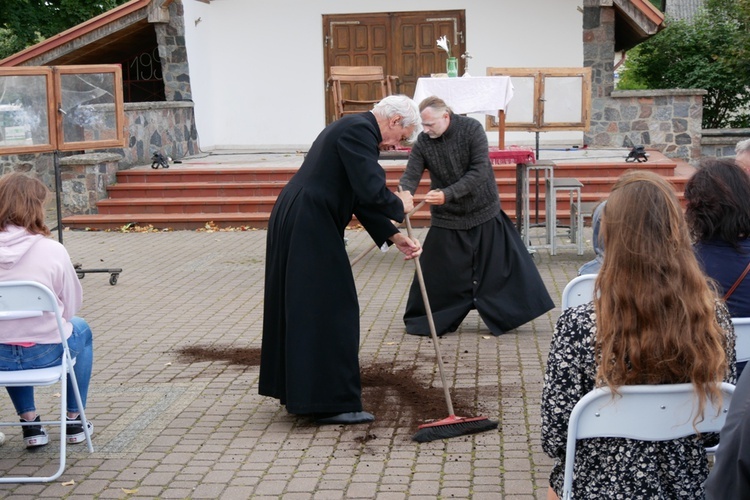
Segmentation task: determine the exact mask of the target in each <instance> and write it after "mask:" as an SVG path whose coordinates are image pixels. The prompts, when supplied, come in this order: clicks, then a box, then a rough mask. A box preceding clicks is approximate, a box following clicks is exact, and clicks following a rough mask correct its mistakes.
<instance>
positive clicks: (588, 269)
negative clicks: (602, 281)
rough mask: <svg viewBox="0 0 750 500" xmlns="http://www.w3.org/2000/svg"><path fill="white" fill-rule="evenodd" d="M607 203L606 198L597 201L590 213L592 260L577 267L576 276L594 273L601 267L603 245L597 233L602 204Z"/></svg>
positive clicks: (600, 221) (600, 220) (599, 225)
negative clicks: (592, 232)
mask: <svg viewBox="0 0 750 500" xmlns="http://www.w3.org/2000/svg"><path fill="white" fill-rule="evenodd" d="M606 204H607V200H604V201H602V202H601V203H599V204H598V205H597V206H596V208H595V209H594V213H593V214H591V229H592V230H593V231H594V234H593V236H592V238H591V244H592V245H593V247H594V254H595V255H596V256H595V257H594V260H590V261H588V262H586V263H585V264H584V265H582V266H581V267H580V269H578V276H581V275H582V274H596V273H598V272H599V269H600V268H601V267H602V260H604V246H603V245H602V239H601V237H600V235H599V228H600V227H601V225H602V212H603V211H604V205H606Z"/></svg>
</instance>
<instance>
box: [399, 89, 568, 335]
mask: <svg viewBox="0 0 750 500" xmlns="http://www.w3.org/2000/svg"><path fill="white" fill-rule="evenodd" d="M419 110H420V112H421V116H422V127H423V129H424V131H423V132H422V133H421V134H420V135H419V137H418V139H417V142H416V143H415V144H414V147H413V148H412V150H411V154H410V155H409V161H408V163H407V166H406V170H405V172H404V174H403V176H402V177H401V181H400V184H401V187H402V188H403V189H405V190H408V191H410V192H411V193H412V194H414V193H415V192H416V189H417V186H418V185H419V181H420V179H421V178H422V174H423V172H424V171H425V170H429V172H430V184H431V185H430V191H429V192H428V193H427V195H426V197H425V200H426V201H427V203H429V204H430V213H431V215H432V222H431V227H430V230H429V232H428V233H427V236H426V237H425V241H424V246H423V253H422V257H421V260H420V262H421V265H422V270H423V274H424V280H425V285H426V288H427V296H428V299H429V301H430V309H431V310H432V314H433V319H434V322H435V328H436V330H437V334H438V335H443V334H445V333H447V332H454V331H456V330H457V329H458V327H459V326H460V324H461V322H462V321H463V319H464V318H465V317H466V315H467V314H468V313H469V311H471V310H472V309H477V310H478V311H479V315H480V316H481V318H482V320H483V321H484V322H485V324H486V325H487V327H488V328H489V329H490V332H492V334H493V335H500V334H502V333H504V332H507V331H509V330H513V329H514V328H517V327H518V326H521V325H522V324H524V323H527V322H528V321H531V320H532V319H534V318H536V317H537V316H540V315H542V314H544V313H545V312H547V311H549V310H550V309H552V308H553V307H554V303H553V302H552V299H551V298H550V296H549V293H548V292H547V289H546V288H545V286H544V282H543V281H542V279H541V277H540V276H539V271H538V270H537V268H536V265H535V264H534V261H533V260H532V258H531V256H530V255H529V252H528V250H527V249H526V247H525V246H524V244H523V242H522V241H521V238H520V236H519V235H518V233H517V231H516V230H515V228H514V227H513V224H512V223H511V221H510V219H508V216H507V215H506V214H505V212H503V211H502V210H501V208H500V197H499V195H498V192H497V184H496V182H495V174H494V172H493V170H492V164H491V163H490V158H489V147H488V145H487V135H486V134H485V132H484V129H483V128H482V125H481V123H479V122H478V121H477V120H475V119H473V118H468V117H465V116H461V115H456V114H453V112H452V111H451V110H450V108H449V107H448V106H447V105H446V104H445V102H444V101H443V100H442V99H440V98H438V97H434V96H433V97H428V98H427V99H425V100H424V101H422V103H421V104H420V106H419ZM404 323H405V324H406V331H407V333H409V334H412V335H429V332H430V330H429V324H428V322H427V317H426V312H425V307H424V302H423V300H422V295H421V292H420V289H419V283H418V281H417V279H416V276H415V278H414V281H413V282H412V286H411V289H410V291H409V299H408V302H407V304H406V312H405V314H404Z"/></svg>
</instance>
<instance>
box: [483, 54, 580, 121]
mask: <svg viewBox="0 0 750 500" xmlns="http://www.w3.org/2000/svg"><path fill="white" fill-rule="evenodd" d="M487 75H490V76H491V75H505V76H510V77H511V80H512V81H513V83H514V86H515V85H516V82H518V85H519V90H520V92H518V93H516V94H514V96H513V100H512V101H511V104H510V105H509V106H508V108H509V112H508V115H507V117H506V122H505V126H504V130H525V131H527V132H542V131H549V130H578V131H586V130H588V129H589V126H590V114H591V68H487ZM531 79H533V81H534V85H533V94H532V93H531V92H530V89H529V88H528V87H529V86H530V84H529V83H528V81H529V80H531ZM546 81H549V87H550V88H549V92H545V82H546ZM566 92H567V93H572V94H571V97H570V98H569V99H568V100H567V101H565V95H566ZM549 99H555V100H556V101H555V102H549V103H546V101H548V100H549ZM545 104H546V106H547V108H548V109H549V110H550V116H549V117H547V116H546V115H545ZM519 108H520V109H519ZM575 108H577V109H575ZM529 117H533V118H532V121H531V122H529ZM486 128H487V130H498V128H499V125H498V121H497V118H496V117H488V118H487V124H486Z"/></svg>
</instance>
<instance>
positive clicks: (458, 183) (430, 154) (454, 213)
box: [400, 113, 500, 229]
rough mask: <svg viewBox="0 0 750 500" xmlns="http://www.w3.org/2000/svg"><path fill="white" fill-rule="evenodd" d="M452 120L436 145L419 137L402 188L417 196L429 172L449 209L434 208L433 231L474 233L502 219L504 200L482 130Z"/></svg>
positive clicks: (477, 125) (472, 121) (453, 117)
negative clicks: (498, 190) (426, 171)
mask: <svg viewBox="0 0 750 500" xmlns="http://www.w3.org/2000/svg"><path fill="white" fill-rule="evenodd" d="M450 119H451V122H450V125H449V126H448V128H447V129H446V131H445V132H444V133H443V135H441V136H440V137H438V138H437V139H431V138H430V137H429V136H428V135H427V134H425V133H424V132H422V133H421V134H419V137H418V138H417V142H416V143H415V144H414V147H413V148H412V150H411V154H410V155H409V161H408V163H407V164H406V170H405V171H404V174H403V175H402V176H401V181H400V183H401V186H402V187H403V188H404V189H406V190H408V191H411V192H412V193H414V192H415V191H416V189H417V186H418V185H419V180H420V179H421V178H422V173H423V172H424V170H425V169H427V170H429V171H430V185H431V189H440V190H441V191H443V193H445V204H443V205H432V206H431V207H430V213H431V214H432V225H433V226H435V227H442V228H445V229H471V228H472V227H475V226H478V225H479V224H483V223H485V222H487V221H488V220H490V219H492V218H493V217H495V216H496V215H497V214H499V213H500V196H499V195H498V192H497V183H496V182H495V173H494V172H493V171H492V164H491V163H490V157H489V149H488V146H487V135H486V134H485V132H484V129H483V128H482V124H481V123H479V122H478V121H477V120H475V119H474V118H468V117H465V116H461V115H456V114H452V113H451V115H450Z"/></svg>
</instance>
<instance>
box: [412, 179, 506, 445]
mask: <svg viewBox="0 0 750 500" xmlns="http://www.w3.org/2000/svg"><path fill="white" fill-rule="evenodd" d="M400 189H401V188H400V187H399V190H400ZM406 231H407V234H408V235H409V238H412V229H411V221H410V220H409V215H408V214H407V215H406ZM414 264H415V265H416V267H417V279H418V280H419V289H420V291H421V292H422V301H423V302H424V309H425V312H426V313H427V323H428V324H429V325H430V336H431V337H432V344H433V345H434V346H435V357H436V358H437V365H438V371H439V372H440V379H441V380H442V382H443V393H444V394H445V404H446V406H447V407H448V417H447V418H444V419H442V420H438V421H436V422H430V423H427V424H422V425H420V426H419V430H418V431H417V433H416V434H414V436H412V440H413V441H417V442H418V443H427V442H429V441H436V440H438V439H446V438H452V437H457V436H465V435H467V434H476V433H478V432H484V431H489V430H492V429H497V424H498V423H497V422H496V421H494V420H490V419H488V418H487V417H457V416H456V412H455V411H454V410H453V402H452V401H451V394H450V391H449V390H448V384H447V383H446V381H445V370H444V368H443V358H442V356H441V355H440V346H439V345H438V337H437V332H436V330H435V322H434V321H433V319H432V310H431V309H430V302H429V300H428V298H427V287H425V284H424V276H423V275H422V266H421V265H420V263H419V257H417V258H416V259H414Z"/></svg>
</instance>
